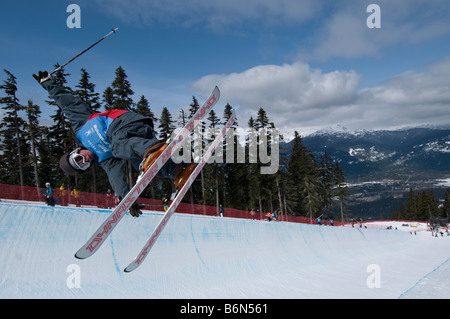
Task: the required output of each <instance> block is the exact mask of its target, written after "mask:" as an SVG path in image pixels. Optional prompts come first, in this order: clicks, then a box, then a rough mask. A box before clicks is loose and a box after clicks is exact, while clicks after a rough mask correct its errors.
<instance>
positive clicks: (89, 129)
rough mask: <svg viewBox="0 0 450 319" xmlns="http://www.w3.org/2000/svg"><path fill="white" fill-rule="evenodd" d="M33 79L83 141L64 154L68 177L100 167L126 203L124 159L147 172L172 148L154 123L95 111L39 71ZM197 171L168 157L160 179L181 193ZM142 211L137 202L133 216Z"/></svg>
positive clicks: (120, 112)
mask: <svg viewBox="0 0 450 319" xmlns="http://www.w3.org/2000/svg"><path fill="white" fill-rule="evenodd" d="M33 77H34V78H35V79H36V80H37V81H38V82H39V83H40V84H41V85H42V87H43V88H44V89H46V90H47V91H48V93H49V96H50V98H52V99H54V100H55V102H56V104H57V105H58V106H59V107H60V108H61V110H62V112H63V113H64V115H65V116H66V118H67V119H68V120H69V122H70V123H71V125H72V129H73V131H74V133H75V135H76V137H77V140H78V142H79V147H77V148H76V149H74V150H73V151H71V152H68V153H66V154H64V155H63V156H61V158H60V161H59V165H60V168H61V169H62V170H63V171H64V172H65V173H66V174H67V175H76V174H81V173H84V172H86V170H87V169H88V168H89V167H91V166H92V165H94V164H97V163H98V164H99V165H100V167H101V168H102V169H103V170H105V172H106V174H107V175H108V180H109V183H110V184H111V187H112V188H113V190H114V192H115V193H116V195H117V196H118V197H119V199H120V200H122V199H123V198H124V197H125V196H126V194H127V193H128V191H129V190H130V187H129V185H128V183H127V182H126V181H125V178H124V165H125V161H127V160H129V161H130V162H131V164H132V165H133V167H134V168H135V169H137V170H139V169H141V170H142V171H146V170H147V169H148V168H149V167H150V166H151V164H153V162H154V161H156V159H157V158H158V156H159V155H160V154H161V153H162V152H163V150H164V149H165V147H166V145H167V144H166V142H165V141H161V140H159V139H157V137H156V134H155V131H154V127H153V121H152V119H150V118H148V117H144V116H142V115H140V114H137V113H135V112H132V111H126V110H110V111H106V112H103V113H94V112H93V111H92V109H91V108H90V107H89V105H88V104H87V103H85V102H83V101H82V100H81V99H80V98H78V97H77V96H74V95H73V94H71V93H70V92H68V91H67V90H66V89H65V88H64V87H61V86H59V85H58V84H57V83H56V81H55V80H54V79H53V78H52V77H51V76H50V75H49V74H48V72H47V71H39V73H38V75H35V74H33ZM194 168H195V164H175V163H174V162H173V161H172V160H171V159H169V160H168V162H167V163H166V165H164V167H163V168H162V169H161V170H160V171H159V172H158V175H157V176H158V177H161V178H173V179H174V184H175V187H176V188H177V189H180V188H181V187H182V186H183V185H184V183H185V182H186V180H187V178H188V177H189V175H190V173H191V172H192V170H193V169H194ZM140 209H141V206H140V205H139V203H138V202H135V203H134V204H133V205H132V206H131V207H130V214H131V215H132V216H133V217H139V215H141V214H142V212H141V210H140Z"/></svg>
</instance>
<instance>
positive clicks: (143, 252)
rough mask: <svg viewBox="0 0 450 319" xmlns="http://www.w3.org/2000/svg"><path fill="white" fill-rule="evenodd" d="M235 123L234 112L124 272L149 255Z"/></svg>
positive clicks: (137, 265) (133, 268)
mask: <svg viewBox="0 0 450 319" xmlns="http://www.w3.org/2000/svg"><path fill="white" fill-rule="evenodd" d="M234 121H235V113H234V111H233V115H232V116H231V117H230V119H229V120H228V122H227V123H226V125H225V126H224V128H223V129H222V131H221V133H220V134H219V135H218V136H216V138H215V139H214V141H213V142H212V143H211V144H210V146H209V147H208V149H207V150H206V151H205V153H204V154H203V157H202V158H201V160H200V162H199V163H198V164H197V165H196V166H195V169H194V170H193V171H192V173H191V175H190V176H189V178H188V180H187V181H186V183H185V184H184V185H183V187H182V188H181V189H180V190H179V191H178V192H176V194H175V197H174V199H173V202H172V203H171V204H170V206H169V209H168V210H167V211H166V212H165V214H164V216H163V217H162V218H161V221H160V222H159V224H158V225H157V226H156V228H155V230H154V231H153V233H152V235H151V236H150V239H149V240H148V241H147V243H146V244H145V245H144V247H143V248H142V249H141V251H140V252H139V254H138V255H137V257H136V258H135V259H134V260H133V261H132V262H131V263H130V264H129V265H128V266H127V267H126V268H125V269H124V272H131V271H133V270H135V269H136V268H138V267H139V266H140V265H141V264H142V262H143V261H144V259H145V258H146V257H147V255H148V254H149V252H150V250H151V249H152V247H153V245H154V244H155V242H156V240H157V239H158V237H159V235H160V234H161V232H162V231H163V229H164V227H165V226H166V225H167V222H168V221H169V219H170V217H172V215H173V213H174V212H175V209H176V208H177V207H178V205H179V204H180V203H181V200H182V199H183V197H184V195H185V194H186V192H187V191H188V189H189V187H191V185H192V183H193V182H194V180H195V178H196V177H197V175H198V174H199V173H200V171H201V170H202V169H203V166H205V164H206V162H207V161H208V160H209V158H210V157H211V156H212V154H213V152H214V150H215V149H216V148H217V146H218V145H219V143H220V142H221V140H222V139H223V138H224V136H225V134H226V133H227V131H228V129H229V128H230V127H231V125H233V123H234Z"/></svg>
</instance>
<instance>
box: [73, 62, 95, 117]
mask: <svg viewBox="0 0 450 319" xmlns="http://www.w3.org/2000/svg"><path fill="white" fill-rule="evenodd" d="M90 78H91V76H90V75H89V73H88V72H87V71H86V69H81V79H80V81H79V82H78V84H77V85H76V86H75V87H77V88H78V90H76V91H74V94H75V95H77V96H78V97H79V98H80V99H81V100H82V101H83V102H84V103H86V104H88V105H89V106H90V108H91V109H92V111H93V112H99V109H100V103H99V102H98V100H99V94H98V93H96V92H95V84H94V83H91V82H90V81H89V79H90Z"/></svg>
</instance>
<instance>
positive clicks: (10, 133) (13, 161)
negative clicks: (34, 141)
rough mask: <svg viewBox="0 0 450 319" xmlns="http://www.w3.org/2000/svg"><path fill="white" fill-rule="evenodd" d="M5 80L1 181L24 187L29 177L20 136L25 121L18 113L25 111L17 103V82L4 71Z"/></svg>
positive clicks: (26, 152) (0, 87) (23, 142)
mask: <svg viewBox="0 0 450 319" xmlns="http://www.w3.org/2000/svg"><path fill="white" fill-rule="evenodd" d="M4 72H5V73H6V75H7V79H6V80H5V81H4V82H3V83H4V84H3V85H1V86H0V89H1V90H4V92H5V95H6V96H4V97H2V98H0V104H3V105H4V106H3V107H2V109H3V110H5V111H6V115H5V117H4V119H3V122H2V124H1V125H0V129H2V130H1V137H2V142H3V144H2V148H1V149H0V151H2V154H1V155H0V162H1V165H2V167H1V168H2V170H1V173H2V174H1V177H0V178H1V180H2V181H4V182H5V183H9V184H16V185H17V184H19V185H21V186H24V185H25V178H26V177H28V176H29V174H27V173H28V172H25V171H24V170H25V169H26V167H25V164H26V159H25V155H28V154H29V152H28V149H27V144H26V142H25V138H24V136H23V134H22V132H23V129H24V126H25V121H24V120H23V119H22V118H21V117H20V115H19V112H20V111H23V110H24V109H25V107H24V106H22V105H21V104H20V103H19V99H18V98H17V96H16V92H17V81H16V77H15V76H14V75H13V74H12V73H11V72H9V71H7V70H5V69H4Z"/></svg>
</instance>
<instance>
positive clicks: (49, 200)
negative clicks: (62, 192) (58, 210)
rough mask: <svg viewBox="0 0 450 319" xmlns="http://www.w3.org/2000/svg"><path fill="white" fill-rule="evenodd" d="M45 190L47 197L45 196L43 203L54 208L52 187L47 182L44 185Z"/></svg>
mask: <svg viewBox="0 0 450 319" xmlns="http://www.w3.org/2000/svg"><path fill="white" fill-rule="evenodd" d="M45 188H46V191H47V195H46V196H45V201H46V202H47V205H49V206H55V198H54V195H53V187H52V186H51V184H50V183H49V182H47V183H45Z"/></svg>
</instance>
